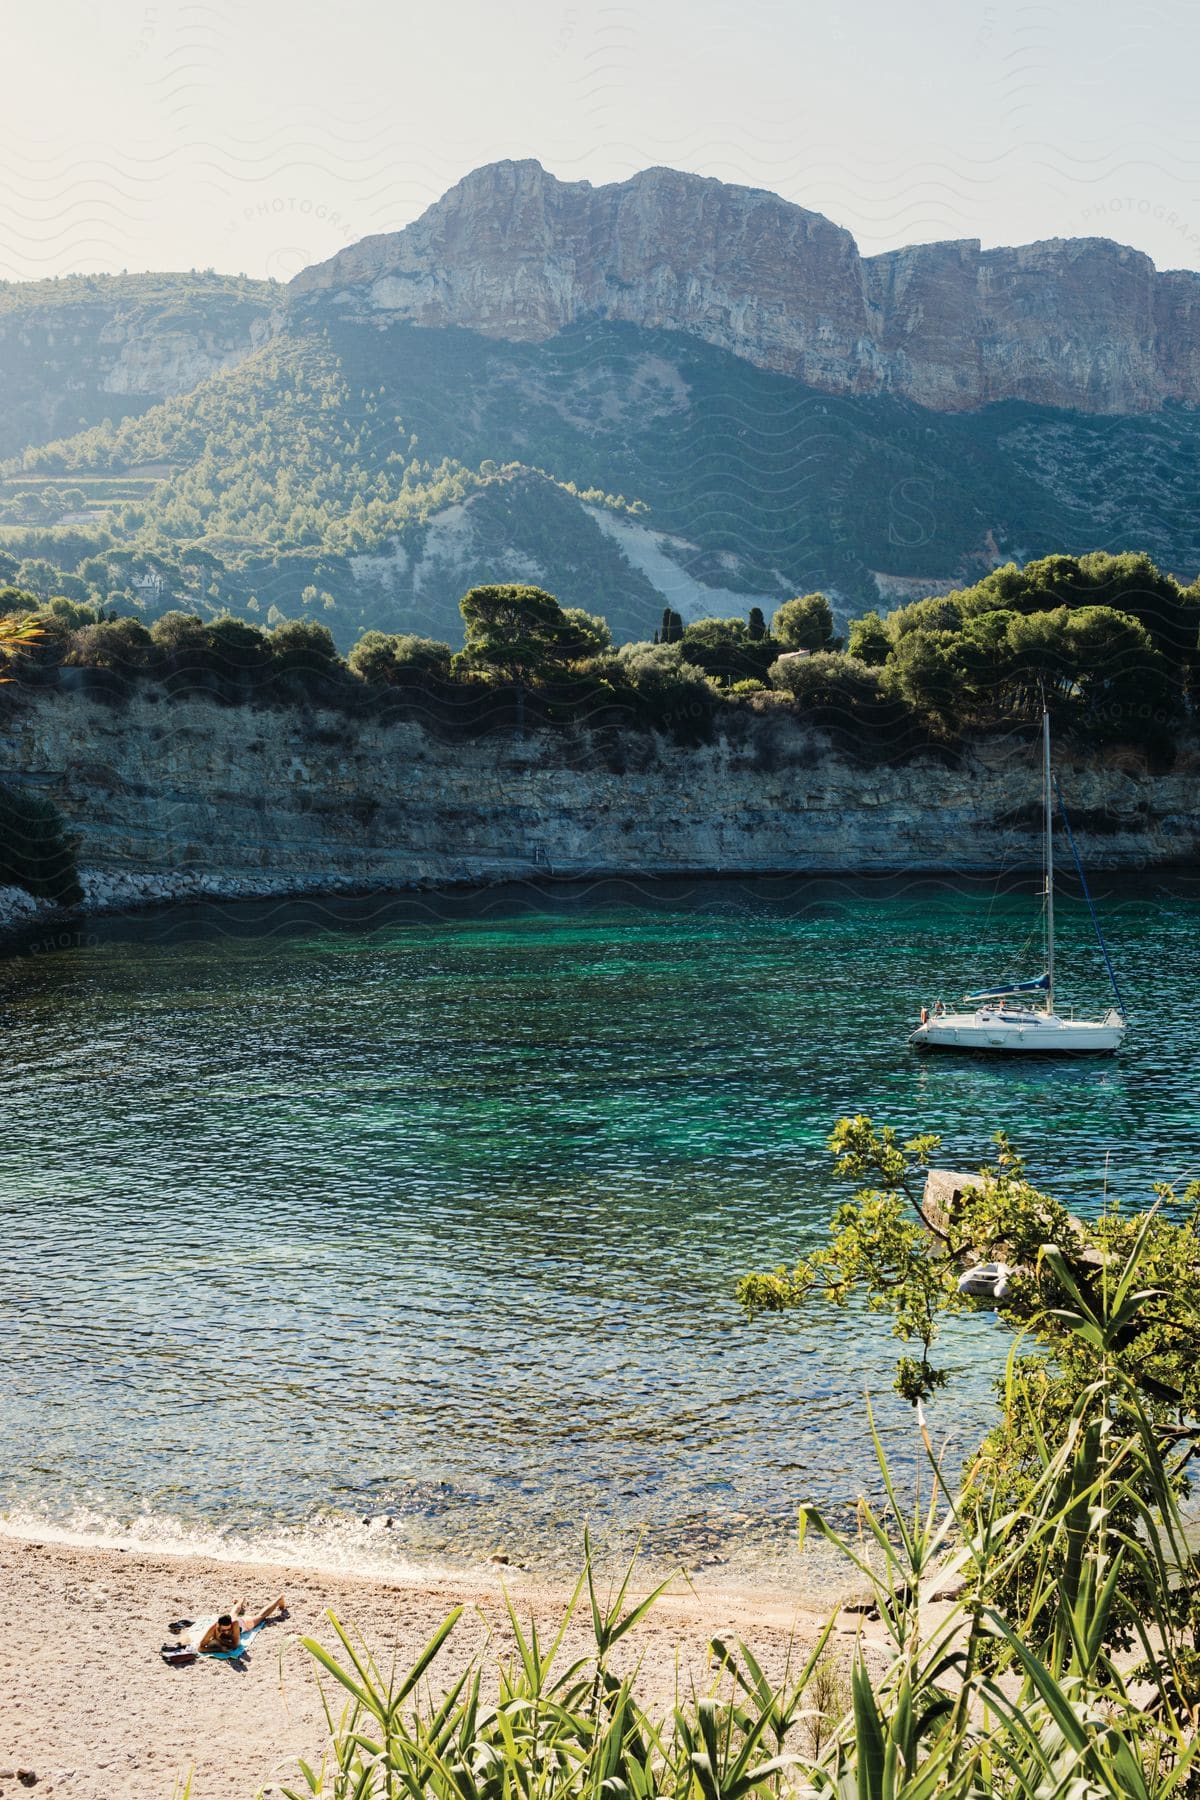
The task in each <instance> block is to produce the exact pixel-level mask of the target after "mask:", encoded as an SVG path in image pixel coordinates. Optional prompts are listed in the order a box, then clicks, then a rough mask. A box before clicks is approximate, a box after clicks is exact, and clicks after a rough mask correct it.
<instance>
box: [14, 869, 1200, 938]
mask: <svg viewBox="0 0 1200 1800" xmlns="http://www.w3.org/2000/svg"><path fill="white" fill-rule="evenodd" d="M1036 873H1037V869H1036V867H1035V865H1034V864H1033V863H1029V864H1028V865H1026V864H1024V863H1019V862H1016V863H1005V864H1004V865H1003V866H1002V867H995V866H983V865H977V864H974V863H965V862H961V863H960V862H954V863H951V862H942V863H922V864H915V863H914V864H908V865H905V866H903V867H901V866H899V865H897V866H896V867H894V868H881V867H880V866H879V865H878V864H875V865H869V866H864V867H862V868H846V867H838V868H824V867H815V866H806V867H803V868H801V867H797V866H795V865H790V866H786V867H779V866H769V867H768V866H766V865H763V866H762V867H754V868H750V867H745V866H741V867H736V868H733V867H731V868H715V867H712V866H707V867H702V868H683V867H672V868H647V867H634V866H632V865H629V866H623V867H621V868H601V867H591V868H578V869H567V868H561V869H555V868H552V867H549V866H547V865H546V864H538V863H529V864H522V865H518V864H514V865H513V866H512V867H510V868H497V869H495V870H493V871H491V872H488V873H485V872H481V871H473V872H472V873H470V874H466V875H461V876H456V875H449V874H448V875H446V876H444V877H439V878H436V879H435V878H433V877H431V876H428V875H414V876H413V878H412V879H411V880H410V881H404V882H397V881H395V880H393V879H390V878H388V879H379V880H370V879H367V880H364V879H363V878H362V877H361V876H352V875H337V874H331V873H325V874H322V875H314V876H312V877H311V878H309V879H303V878H298V877H297V876H296V875H294V874H289V875H270V874H253V873H250V872H249V871H246V872H243V873H242V874H238V875H199V874H188V873H185V872H183V871H180V870H175V871H172V872H170V873H166V872H152V871H149V870H122V871H113V870H108V869H101V868H96V867H92V868H83V869H81V870H80V871H79V878H80V882H81V884H82V886H83V889H84V895H85V897H84V900H83V902H82V903H81V904H80V905H78V906H73V907H67V906H58V905H54V904H52V903H51V902H49V901H43V900H38V899H36V898H35V897H34V896H33V895H31V894H29V893H27V892H26V891H25V890H24V889H23V888H17V887H0V957H5V956H12V955H20V954H22V953H23V952H25V951H29V950H32V949H33V946H34V942H35V940H36V938H37V937H38V936H39V935H40V934H41V933H42V932H44V931H47V930H51V931H52V930H54V929H56V928H57V929H60V930H62V931H64V932H66V931H72V930H78V929H80V928H81V927H82V926H83V925H84V924H85V923H86V922H87V920H89V919H96V918H106V917H115V916H119V915H121V914H132V913H144V912H159V911H167V910H169V909H170V908H171V907H175V906H201V905H207V904H222V903H226V904H229V905H237V904H245V903H252V902H254V901H263V900H279V901H290V900H367V899H372V898H374V899H379V900H389V899H397V900H398V899H402V898H404V896H406V895H414V894H429V893H434V894H436V893H446V894H470V893H480V894H483V893H487V892H489V891H490V890H492V889H495V888H503V887H516V886H521V887H532V888H536V889H539V890H552V889H554V888H560V887H568V886H571V885H572V884H578V883H591V884H596V883H603V882H623V881H624V882H721V881H868V882H889V881H899V880H914V881H935V880H947V881H967V882H971V881H978V882H986V881H990V882H996V881H1000V880H1003V881H1005V882H1007V883H1012V884H1014V885H1017V886H1019V885H1020V884H1021V883H1022V881H1023V880H1025V879H1027V878H1029V877H1031V876H1032V875H1034V874H1036ZM1104 873H1105V874H1106V875H1107V876H1108V877H1110V878H1115V879H1116V880H1117V881H1118V882H1119V881H1120V880H1121V879H1122V878H1127V877H1133V878H1138V877H1141V878H1144V877H1145V876H1146V875H1147V874H1150V875H1155V876H1162V877H1164V878H1167V879H1170V878H1172V877H1173V878H1176V879H1180V878H1184V877H1188V876H1193V877H1197V878H1200V863H1197V862H1196V861H1195V860H1193V859H1191V858H1182V859H1180V860H1177V861H1164V862H1156V863H1153V864H1151V865H1149V866H1148V867H1146V868H1141V869H1139V868H1137V867H1135V866H1133V865H1132V864H1131V865H1129V866H1124V865H1121V866H1114V867H1112V868H1109V869H1106V870H1105V871H1104Z"/></svg>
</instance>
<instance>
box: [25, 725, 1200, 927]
mask: <svg viewBox="0 0 1200 1800" xmlns="http://www.w3.org/2000/svg"><path fill="white" fill-rule="evenodd" d="M606 758H607V760H606ZM1035 764H1036V758H1034V757H1025V756H1023V755H1022V756H1014V755H1013V754H1012V747H1011V745H1010V746H1007V747H1005V746H998V747H997V749H996V750H995V753H994V754H993V755H989V756H984V757H982V758H980V759H977V760H976V761H975V762H974V763H973V765H972V766H971V767H970V768H967V769H946V768H941V767H937V766H933V765H913V766H906V767H896V768H882V769H863V768H859V767H851V766H848V765H846V764H844V763H840V762H838V761H837V760H836V759H834V758H831V757H830V756H829V755H828V754H825V753H823V752H822V750H821V747H820V745H819V744H818V743H814V741H813V739H812V738H811V737H810V736H808V735H807V734H806V733H805V732H804V731H803V730H801V729H799V728H798V727H797V726H796V725H795V723H794V722H793V721H791V720H790V719H785V718H778V719H764V720H761V721H757V722H755V725H754V728H753V729H749V730H747V731H746V733H745V734H744V735H743V736H742V737H741V738H740V739H738V740H726V739H720V740H718V741H717V742H715V743H714V744H711V745H707V746H704V747H701V748H699V749H683V748H680V747H678V746H675V745H671V744H666V743H664V742H663V741H662V740H659V739H657V738H651V737H635V736H632V735H631V736H630V737H629V738H627V739H624V740H622V741H621V742H620V744H619V745H618V746H617V747H616V749H615V750H614V749H613V748H612V747H611V746H610V747H609V748H608V750H607V751H602V750H601V747H599V746H596V745H589V744H587V743H586V742H581V741H580V740H579V739H577V738H574V737H570V736H562V737H559V736H553V737H547V736H531V737H529V738H527V739H525V740H524V741H522V742H513V741H512V740H510V739H509V738H507V737H503V738H501V737H496V738H487V739H483V740H480V741H476V742H469V743H461V744H455V745H447V744H443V743H439V742H437V741H435V740H433V739H432V738H430V737H428V736H427V735H426V734H425V732H424V731H423V730H422V729H421V728H420V726H419V725H416V724H408V723H405V724H395V723H392V724H386V723H381V722H379V721H378V720H376V721H356V720H353V719H347V718H346V717H344V716H342V715H340V714H336V713H317V714H313V713H300V712H294V713H280V712H271V713H256V712H253V711H251V710H249V709H244V708H236V707H231V708H222V707H217V706H211V705H208V704H205V703H203V702H170V701H168V700H166V699H164V698H150V697H149V695H148V694H147V695H141V696H135V697H134V698H133V699H131V700H130V701H129V702H128V704H127V705H124V706H122V707H120V708H112V707H109V706H105V705H102V704H99V703H96V702H89V701H86V700H83V699H81V698H79V697H77V696H71V697H67V696H62V695H54V694H48V695H46V696H45V697H44V698H39V699H38V700H36V701H21V702H20V703H19V706H18V708H17V710H14V711H11V712H9V713H8V714H7V716H6V717H5V718H4V719H3V720H2V721H0V780H3V781H4V782H5V783H6V784H9V785H15V784H21V783H24V784H26V785H28V786H29V787H30V788H32V789H33V790H34V791H36V792H37V793H38V794H41V795H45V796H48V797H49V798H51V799H53V800H54V801H55V802H56V803H57V804H58V805H59V806H60V807H61V808H62V810H63V812H64V813H65V814H66V816H67V818H68V820H69V821H70V824H71V826H72V828H73V829H74V831H75V832H76V833H77V834H78V837H79V843H80V860H81V862H82V864H83V867H84V871H85V876H86V882H85V885H86V886H87V888H88V890H89V895H90V898H91V900H92V902H93V904H96V905H104V904H105V903H108V904H124V903H128V901H129V899H130V898H131V897H134V898H141V899H163V898H171V897H174V896H177V895H181V894H184V895H185V894H188V893H220V894H230V895H234V894H255V893H268V892H276V893H277V892H284V891H305V890H313V889H315V890H318V891H329V890H333V889H336V888H337V887H339V886H349V887H355V888H370V887H380V888H385V887H390V888H400V887H405V886H410V885H414V884H425V883H445V882H486V881H495V880H503V879H516V878H522V877H528V876H531V875H534V876H539V875H544V874H547V873H552V874H555V875H562V876H567V875H571V876H591V875H600V874H635V875H636V874H647V875H651V874H652V875H668V874H679V873H702V872H703V873H714V874H715V873H720V872H724V873H738V872H755V871H772V872H781V871H795V872H815V871H845V872H858V871H871V870H876V871H890V872H897V873H904V872H912V871H914V870H918V869H947V870H949V869H973V870H994V869H996V868H997V867H998V866H1000V865H1001V863H1004V864H1005V865H1006V866H1007V867H1009V868H1012V867H1013V866H1014V865H1015V864H1016V863H1018V862H1020V861H1028V863H1029V864H1030V865H1031V866H1032V865H1035V864H1036V862H1037V860H1038V856H1039V854H1040V844H1039V839H1038V835H1037V833H1038V809H1037V799H1038V793H1037V784H1038V775H1037V769H1036V766H1035ZM1064 780H1065V783H1066V787H1067V790H1068V793H1069V795H1070V798H1071V802H1072V806H1073V809H1074V812H1075V817H1076V825H1077V836H1078V838H1079V840H1080V843H1081V848H1082V851H1083V854H1084V856H1085V857H1086V858H1087V859H1088V861H1089V863H1090V865H1091V866H1092V868H1093V869H1097V868H1125V867H1134V866H1136V867H1145V866H1147V865H1154V864H1162V865H1166V864H1170V863H1180V862H1188V861H1195V859H1196V858H1197V856H1198V855H1200V791H1198V790H1197V788H1196V784H1195V781H1194V777H1192V776H1191V775H1188V774H1180V775H1175V776H1168V777H1160V778H1156V779H1153V780H1152V779H1149V778H1138V777H1135V776H1131V775H1129V774H1127V773H1121V772H1118V771H1116V770H1112V769H1109V770H1102V769H1082V768H1080V769H1069V770H1065V771H1064Z"/></svg>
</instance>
